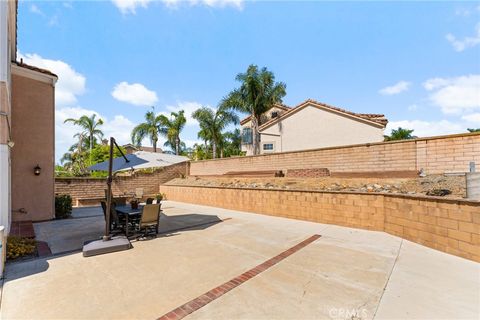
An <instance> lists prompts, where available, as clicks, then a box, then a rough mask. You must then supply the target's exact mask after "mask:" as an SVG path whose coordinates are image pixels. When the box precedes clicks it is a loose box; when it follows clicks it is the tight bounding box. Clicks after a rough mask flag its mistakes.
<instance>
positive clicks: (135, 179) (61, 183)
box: [55, 163, 188, 206]
mask: <svg viewBox="0 0 480 320" xmlns="http://www.w3.org/2000/svg"><path fill="white" fill-rule="evenodd" d="M187 166H188V163H179V164H175V165H172V166H169V167H164V168H161V169H158V170H157V171H155V172H154V173H135V174H134V175H133V176H118V177H115V180H114V183H113V185H112V190H113V195H114V196H121V195H124V194H131V193H133V192H135V189H136V188H143V193H144V194H145V195H154V194H157V193H159V186H160V184H163V183H165V182H167V181H170V180H172V179H174V178H178V177H181V176H185V175H186V172H187ZM106 187H107V186H106V179H105V178H56V179H55V194H69V195H70V196H71V197H72V200H73V205H74V206H81V205H82V203H81V199H86V198H98V197H104V196H105V191H104V190H105V189H106ZM85 204H87V205H88V204H99V200H95V201H85Z"/></svg>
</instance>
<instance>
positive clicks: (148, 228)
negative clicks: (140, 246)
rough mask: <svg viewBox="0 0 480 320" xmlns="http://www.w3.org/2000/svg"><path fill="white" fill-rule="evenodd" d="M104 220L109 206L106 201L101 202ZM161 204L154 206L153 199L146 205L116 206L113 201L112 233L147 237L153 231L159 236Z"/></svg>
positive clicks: (111, 213)
mask: <svg viewBox="0 0 480 320" xmlns="http://www.w3.org/2000/svg"><path fill="white" fill-rule="evenodd" d="M100 203H101V205H102V210H103V214H104V218H105V220H106V214H107V204H106V202H105V201H101V202H100ZM160 213H161V203H157V204H153V198H148V199H147V201H146V204H145V205H139V206H131V205H130V206H129V205H116V203H115V201H112V206H111V210H110V232H111V233H112V234H116V235H118V234H125V236H127V237H129V236H130V234H131V232H133V235H138V234H142V232H143V236H147V235H148V234H151V233H152V231H154V232H155V235H156V234H158V227H159V222H160Z"/></svg>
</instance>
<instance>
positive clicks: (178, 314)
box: [158, 234, 321, 320]
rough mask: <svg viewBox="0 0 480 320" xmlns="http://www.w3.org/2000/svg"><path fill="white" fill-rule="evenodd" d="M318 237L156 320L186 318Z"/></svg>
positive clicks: (316, 235)
mask: <svg viewBox="0 0 480 320" xmlns="http://www.w3.org/2000/svg"><path fill="white" fill-rule="evenodd" d="M320 237H321V236H320V235H318V234H315V235H313V236H311V237H309V238H307V239H305V240H303V241H302V242H300V243H299V244H297V245H295V246H293V247H291V248H290V249H288V250H285V251H283V252H282V253H280V254H279V255H276V256H275V257H273V258H271V259H269V260H267V261H265V262H263V263H261V264H259V265H258V266H256V267H255V268H253V269H250V270H248V271H246V272H244V273H242V274H241V275H239V276H238V277H235V278H233V279H232V280H230V281H227V282H225V283H224V284H222V285H220V286H218V287H216V288H214V289H212V290H210V291H208V292H206V293H204V294H202V295H201V296H199V297H197V298H195V299H193V300H191V301H189V302H187V303H185V304H183V305H181V306H180V307H178V308H176V309H174V310H172V311H170V312H167V313H166V314H164V315H163V316H161V317H160V318H158V320H180V319H183V318H184V317H186V316H187V315H189V314H190V313H193V312H195V311H197V310H198V309H200V308H202V307H203V306H205V305H207V304H209V303H210V302H212V301H213V300H215V299H218V298H219V297H221V296H223V295H224V294H225V293H227V292H229V291H230V290H232V289H234V288H236V287H238V286H239V285H241V284H242V283H244V282H246V281H248V280H250V279H251V278H253V277H255V276H257V275H259V274H260V273H262V272H263V271H265V270H267V269H269V268H270V267H272V266H274V265H276V264H277V263H279V262H280V261H282V260H283V259H285V258H287V257H288V256H290V255H292V254H294V253H295V252H297V251H299V250H300V249H303V248H305V247H306V246H308V245H309V244H310V243H312V242H314V241H315V240H317V239H318V238H320Z"/></svg>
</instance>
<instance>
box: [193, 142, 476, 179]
mask: <svg viewBox="0 0 480 320" xmlns="http://www.w3.org/2000/svg"><path fill="white" fill-rule="evenodd" d="M470 161H476V162H477V163H478V164H480V133H465V134H456V135H449V136H439V137H430V138H420V139H415V140H404V141H392V142H379V143H371V144H362V145H352V146H343V147H332V148H322V149H315V150H307V151H297V152H282V153H273V154H265V155H260V156H247V157H235V158H224V159H213V160H203V161H192V162H191V165H190V175H222V174H225V173H227V172H231V171H263V170H283V171H284V172H288V169H314V168H327V169H328V170H330V172H333V173H335V172H374V171H376V172H388V171H396V172H400V171H413V172H414V171H418V170H420V169H422V168H423V169H424V170H425V171H426V172H427V173H429V174H438V173H444V172H467V171H468V170H469V162H470Z"/></svg>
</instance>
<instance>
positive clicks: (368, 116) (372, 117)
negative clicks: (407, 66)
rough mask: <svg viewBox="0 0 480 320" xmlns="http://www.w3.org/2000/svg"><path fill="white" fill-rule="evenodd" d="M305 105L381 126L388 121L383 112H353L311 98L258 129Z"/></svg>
mask: <svg viewBox="0 0 480 320" xmlns="http://www.w3.org/2000/svg"><path fill="white" fill-rule="evenodd" d="M307 105H316V106H320V107H322V108H325V109H330V110H332V111H336V112H340V113H343V114H346V115H349V116H353V117H356V118H360V119H364V120H367V121H370V122H375V123H378V124H380V125H382V126H383V127H385V126H386V125H387V123H388V120H387V119H386V118H385V115H383V114H376V113H355V112H351V111H348V110H345V109H342V108H338V107H334V106H331V105H328V104H325V103H322V102H318V101H316V100H313V99H307V100H305V101H304V102H302V103H300V104H299V105H298V106H296V107H294V108H290V110H288V111H287V112H285V113H284V114H282V115H281V116H280V117H278V118H273V119H270V120H269V121H267V122H265V123H264V124H262V125H261V126H260V128H259V129H260V130H262V129H265V128H267V127H269V126H271V125H272V124H274V123H276V122H277V121H279V120H281V119H284V118H285V117H288V116H289V115H291V114H293V113H295V112H297V111H299V110H300V109H303V108H304V107H306V106H307Z"/></svg>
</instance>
